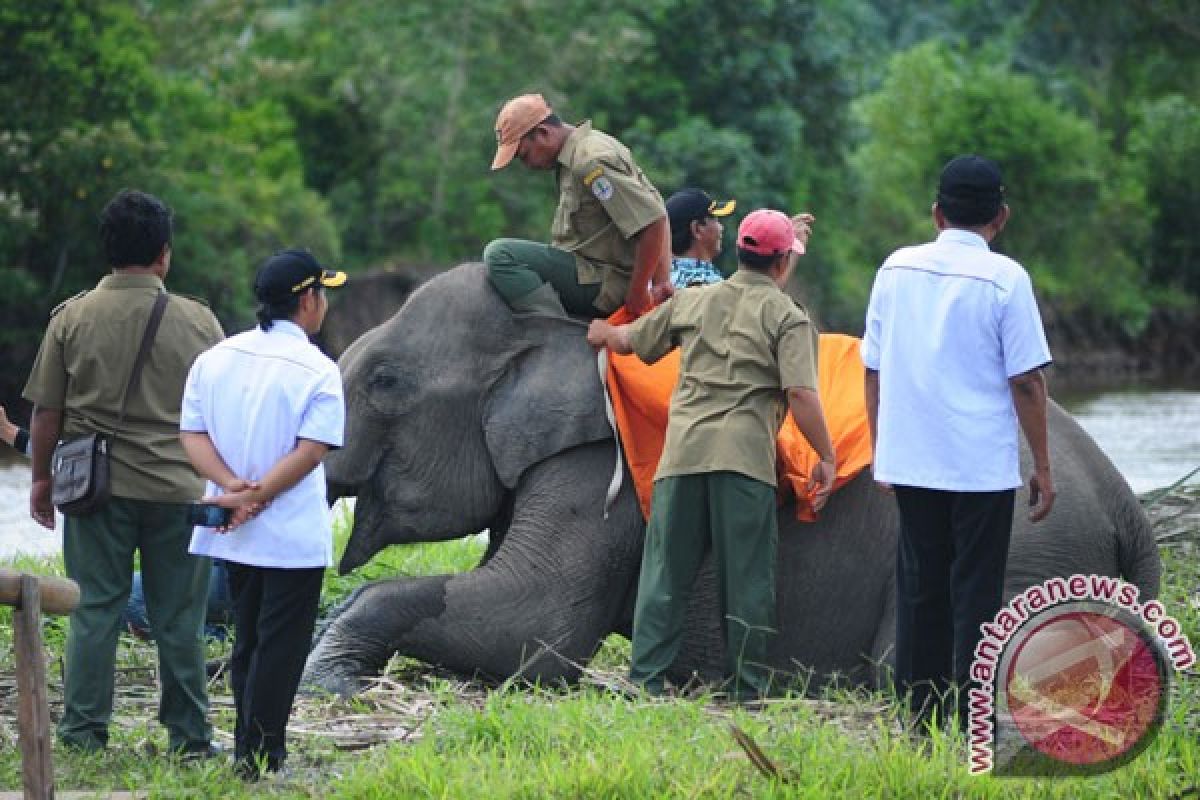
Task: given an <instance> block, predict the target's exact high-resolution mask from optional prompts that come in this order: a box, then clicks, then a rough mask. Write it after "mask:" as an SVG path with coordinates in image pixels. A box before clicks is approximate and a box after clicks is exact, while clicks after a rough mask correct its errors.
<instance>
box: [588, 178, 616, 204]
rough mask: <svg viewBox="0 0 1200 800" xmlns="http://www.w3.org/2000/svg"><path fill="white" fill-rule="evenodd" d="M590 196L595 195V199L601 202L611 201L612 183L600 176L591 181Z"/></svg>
mask: <svg viewBox="0 0 1200 800" xmlns="http://www.w3.org/2000/svg"><path fill="white" fill-rule="evenodd" d="M592 194H594V195H596V199H598V200H600V201H601V202H603V201H605V200H610V199H612V196H613V185H612V181H610V180H609V179H608V178H606V177H604V176H603V175H601V176H600V177H598V178H596V179H595V180H594V181H592Z"/></svg>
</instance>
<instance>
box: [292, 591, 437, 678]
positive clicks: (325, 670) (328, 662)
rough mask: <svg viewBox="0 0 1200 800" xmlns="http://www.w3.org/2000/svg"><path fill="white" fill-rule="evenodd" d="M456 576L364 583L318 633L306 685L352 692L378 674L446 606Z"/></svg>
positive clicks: (310, 654)
mask: <svg viewBox="0 0 1200 800" xmlns="http://www.w3.org/2000/svg"><path fill="white" fill-rule="evenodd" d="M450 577H451V576H448V575H438V576H434V577H427V578H411V579H404V580H393V581H380V582H377V583H372V584H368V585H366V586H363V587H360V588H359V589H357V590H356V591H355V592H354V593H353V594H351V595H350V597H349V598H347V600H346V602H344V603H343V604H342V605H341V606H340V607H339V608H338V609H337V610H335V611H334V612H333V614H332V616H331V617H330V619H329V620H328V622H327V623H326V624H325V627H324V628H323V629H322V630H321V631H320V633H318V634H317V640H316V642H315V644H314V646H313V649H312V651H311V652H310V653H309V655H308V661H307V663H306V664H305V666H304V677H303V678H302V680H301V684H302V685H303V686H305V687H310V688H317V689H324V690H326V691H329V692H334V693H336V694H339V695H342V696H344V697H348V696H350V695H353V694H355V693H356V692H357V691H358V690H359V688H360V687H361V683H362V680H363V679H364V678H367V677H370V676H374V675H379V674H380V673H382V672H383V669H384V667H386V666H387V663H388V661H389V660H390V659H391V657H392V655H393V654H394V653H395V652H396V643H397V642H398V641H401V640H402V639H403V638H404V637H405V636H406V635H407V634H408V633H409V632H410V631H411V630H412V628H413V627H414V626H416V625H419V624H421V623H422V622H423V621H424V620H425V619H427V618H430V617H436V616H438V615H440V614H441V613H442V612H443V611H444V610H445V587H446V583H447V582H448V581H449V579H450Z"/></svg>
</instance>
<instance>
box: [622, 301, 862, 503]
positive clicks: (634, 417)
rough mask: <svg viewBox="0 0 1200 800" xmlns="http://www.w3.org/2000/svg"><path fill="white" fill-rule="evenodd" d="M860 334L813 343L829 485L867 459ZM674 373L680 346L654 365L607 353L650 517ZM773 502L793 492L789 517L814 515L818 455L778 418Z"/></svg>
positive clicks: (629, 455)
mask: <svg viewBox="0 0 1200 800" xmlns="http://www.w3.org/2000/svg"><path fill="white" fill-rule="evenodd" d="M631 319H632V317H631V316H630V315H629V314H628V312H627V311H626V310H625V309H624V307H622V308H620V309H618V310H617V312H616V313H615V314H613V315H612V316H611V317H609V322H611V323H612V324H614V325H623V324H625V323H627V322H629V321H630V320H631ZM858 347H859V340H858V339H857V338H855V337H853V336H843V335H842V334H829V333H826V334H821V337H820V342H819V345H818V361H817V365H818V366H817V383H818V391H819V393H820V395H821V405H822V406H823V408H824V410H825V421H826V423H827V424H828V426H829V435H830V437H831V438H832V439H833V446H834V449H835V450H836V451H837V462H838V463H837V481H836V482H835V483H834V490H835V491H836V490H837V489H839V488H841V487H842V486H843V485H845V484H846V483H848V482H849V481H850V480H851V479H852V478H853V477H854V476H855V475H857V474H858V473H859V472H861V471H862V470H863V469H864V468H866V467H867V466H869V465H870V463H871V432H870V429H869V427H868V425H867V411H866V401H865V400H864V399H863V365H862V358H861V356H860V355H859V350H858ZM678 376H679V350H677V349H676V350H673V351H671V352H670V353H668V354H667V355H666V356H664V357H663V358H662V359H661V360H660V361H659V362H658V363H657V364H652V365H647V364H643V363H642V361H641V359H639V358H638V357H637V356H636V355H627V356H622V355H617V354H616V353H613V352H611V351H610V352H609V360H608V391H609V396H610V397H611V399H612V405H613V412H614V416H615V417H616V420H617V430H618V432H619V433H620V437H621V446H622V449H623V450H624V452H625V462H626V463H627V464H628V465H629V472H630V474H632V475H633V481H634V485H635V487H636V488H637V494H638V501H639V502H640V503H641V506H642V514H644V515H645V516H646V517H647V518H648V517H649V516H650V500H651V496H652V494H653V492H654V472H655V470H656V469H658V459H659V457H661V456H662V450H663V440H664V439H665V438H666V431H667V414H668V409H669V408H670V405H671V393H672V392H673V391H674V389H675V382H676V380H677V379H678ZM777 444H778V446H777V464H776V467H777V471H778V479H779V495H778V496H779V502H780V503H781V504H782V503H784V502H786V501H787V499H788V498H789V497H795V498H796V517H797V518H798V519H800V520H803V521H805V522H811V521H813V520H814V519H816V515H815V514H814V513H813V511H812V505H811V503H810V499H811V496H812V493H811V492H809V491H808V476H809V471H810V470H811V469H812V468H813V467H814V466H815V465H816V463H817V454H816V452H815V451H813V449H812V448H811V447H809V446H808V442H807V441H805V439H804V435H803V434H802V433H800V430H799V429H798V428H797V427H796V423H795V422H793V421H792V416H791V414H788V415H787V417H786V418H785V420H784V423H783V427H782V428H781V429H780V431H779V438H778V442H777Z"/></svg>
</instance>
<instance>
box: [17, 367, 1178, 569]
mask: <svg viewBox="0 0 1200 800" xmlns="http://www.w3.org/2000/svg"><path fill="white" fill-rule="evenodd" d="M1060 402H1062V403H1063V405H1064V406H1066V407H1067V408H1068V409H1069V410H1070V411H1071V412H1072V413H1073V414H1074V415H1075V418H1076V419H1078V420H1079V422H1080V424H1081V425H1083V428H1084V430H1086V431H1087V432H1088V433H1090V434H1091V435H1092V437H1093V438H1094V439H1095V440H1096V442H1097V443H1098V444H1099V445H1100V447H1101V449H1102V450H1104V452H1106V453H1107V454H1108V456H1109V458H1111V459H1112V460H1113V463H1114V464H1116V466H1117V469H1119V470H1120V471H1121V474H1123V475H1124V476H1125V479H1126V480H1127V481H1129V485H1130V486H1131V487H1132V489H1133V490H1134V491H1135V492H1138V493H1141V492H1146V491H1149V490H1151V489H1155V488H1158V487H1160V486H1169V485H1171V484H1173V483H1175V482H1176V481H1178V480H1179V479H1180V478H1182V477H1183V476H1184V475H1186V474H1187V473H1188V472H1190V471H1191V470H1193V469H1195V468H1196V467H1200V390H1194V389H1168V390H1150V391H1147V390H1125V391H1115V392H1105V393H1102V394H1096V395H1091V396H1085V397H1071V398H1066V399H1064V400H1062V401H1060ZM0 448H3V449H2V450H0V560H3V559H8V558H11V557H12V556H13V555H14V554H16V553H18V552H23V553H29V554H32V555H40V554H48V553H54V552H57V551H58V550H59V549H60V548H61V546H62V518H61V517H59V519H58V526H57V528H56V530H54V531H48V530H46V529H45V528H42V527H41V526H40V525H38V524H37V523H35V522H34V521H33V520H32V519H30V518H29V467H28V465H27V463H26V462H24V461H23V460H21V459H19V458H17V457H16V456H15V455H14V454H13V451H12V450H11V449H10V448H6V447H4V446H3V445H0ZM1189 482H1192V483H1200V474H1198V475H1195V476H1193V477H1192V479H1191V481H1189Z"/></svg>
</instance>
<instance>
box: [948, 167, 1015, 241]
mask: <svg viewBox="0 0 1200 800" xmlns="http://www.w3.org/2000/svg"><path fill="white" fill-rule="evenodd" d="M937 202H938V205H939V206H940V207H941V208H942V211H943V213H945V214H946V217H947V219H949V220H950V221H951V222H954V223H958V224H964V225H985V224H987V223H988V222H991V221H992V219H994V218H995V216H996V214H997V213H999V211H1000V206H1002V205H1003V204H1004V176H1003V175H1002V174H1001V173H1000V167H999V166H997V165H996V162H994V161H991V160H990V159H986V158H983V157H982V156H976V155H966V156H958V157H956V158H952V159H951V160H950V161H949V162H948V163H947V164H946V166H945V167H943V168H942V176H941V179H940V180H939V181H938V194H937Z"/></svg>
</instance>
